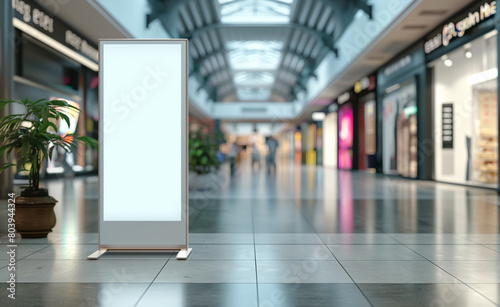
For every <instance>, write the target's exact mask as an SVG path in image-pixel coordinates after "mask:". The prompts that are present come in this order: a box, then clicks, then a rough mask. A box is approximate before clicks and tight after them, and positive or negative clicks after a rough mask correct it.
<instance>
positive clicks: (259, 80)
mask: <svg viewBox="0 0 500 307" xmlns="http://www.w3.org/2000/svg"><path fill="white" fill-rule="evenodd" d="M274 79H275V78H274V75H273V74H272V73H270V72H262V71H259V72H247V71H242V72H238V73H236V74H235V75H234V78H233V80H234V83H235V84H236V85H238V86H267V87H269V86H271V85H272V84H273V83H274Z"/></svg>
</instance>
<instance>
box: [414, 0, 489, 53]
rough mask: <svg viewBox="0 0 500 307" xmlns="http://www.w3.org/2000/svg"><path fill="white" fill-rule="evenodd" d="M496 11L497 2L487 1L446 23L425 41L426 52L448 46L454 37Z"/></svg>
mask: <svg viewBox="0 0 500 307" xmlns="http://www.w3.org/2000/svg"><path fill="white" fill-rule="evenodd" d="M496 13H497V2H496V1H491V2H490V1H487V2H485V3H483V4H481V5H479V7H476V9H474V10H471V11H470V12H469V13H468V14H466V16H465V17H461V18H460V19H459V20H458V21H455V22H448V23H446V24H445V25H444V26H443V27H442V30H441V31H440V32H438V33H436V34H434V35H433V36H432V37H431V38H429V39H428V40H427V41H426V42H425V44H424V50H425V53H427V54H429V53H431V52H433V51H434V50H436V49H438V48H439V47H441V46H444V47H446V46H448V45H449V44H450V42H451V41H452V40H453V39H455V38H457V37H462V36H464V35H465V34H466V32H467V30H469V29H471V28H473V27H475V26H477V25H478V24H480V23H481V22H483V21H484V20H486V19H488V18H490V17H491V16H493V15H495V14H496Z"/></svg>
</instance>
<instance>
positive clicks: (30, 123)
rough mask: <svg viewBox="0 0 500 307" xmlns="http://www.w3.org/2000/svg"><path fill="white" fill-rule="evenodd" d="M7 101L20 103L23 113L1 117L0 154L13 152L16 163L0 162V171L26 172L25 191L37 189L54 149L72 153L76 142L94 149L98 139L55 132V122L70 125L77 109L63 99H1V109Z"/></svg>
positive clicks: (8, 102)
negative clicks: (41, 174)
mask: <svg viewBox="0 0 500 307" xmlns="http://www.w3.org/2000/svg"><path fill="white" fill-rule="evenodd" d="M9 104H19V105H22V106H23V107H24V109H25V112H24V113H22V114H11V115H7V116H5V117H3V118H1V119H0V144H1V147H0V157H1V156H2V155H6V157H7V160H9V157H10V155H11V153H12V152H13V153H15V155H16V157H17V159H16V162H17V163H10V162H9V163H4V164H2V165H0V173H1V172H3V171H4V170H5V169H7V168H9V167H14V166H17V168H18V170H20V171H27V172H28V179H29V186H27V187H23V188H24V189H25V190H26V191H33V192H36V191H39V190H40V187H39V183H40V167H41V165H42V163H43V161H44V160H46V161H47V160H48V159H51V158H52V154H53V152H54V149H56V148H62V149H64V150H65V151H66V152H71V151H72V149H73V148H74V145H76V144H77V143H78V142H82V143H84V144H86V145H90V146H92V147H93V148H96V149H97V145H98V143H97V140H95V139H94V138H91V137H86V136H76V135H67V136H65V137H62V136H61V135H59V134H57V130H58V129H57V126H56V124H57V123H58V122H60V121H65V122H66V123H67V124H68V126H69V125H70V118H69V116H71V115H70V114H72V113H74V112H79V111H80V110H79V109H78V108H77V107H75V106H72V105H70V104H69V103H68V102H66V101H64V100H48V99H40V100H37V101H34V102H32V101H31V100H29V99H22V100H19V101H16V100H10V99H2V100H0V111H1V110H2V109H3V108H4V107H5V106H7V105H9Z"/></svg>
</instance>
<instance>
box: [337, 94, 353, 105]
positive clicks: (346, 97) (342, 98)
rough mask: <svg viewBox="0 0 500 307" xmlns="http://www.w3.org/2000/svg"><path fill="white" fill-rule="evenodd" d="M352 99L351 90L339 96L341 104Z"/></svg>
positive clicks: (338, 99)
mask: <svg viewBox="0 0 500 307" xmlns="http://www.w3.org/2000/svg"><path fill="white" fill-rule="evenodd" d="M349 99H351V94H349V92H345V93H344V94H342V95H340V96H339V98H337V101H338V103H339V104H343V103H346V102H348V101H349Z"/></svg>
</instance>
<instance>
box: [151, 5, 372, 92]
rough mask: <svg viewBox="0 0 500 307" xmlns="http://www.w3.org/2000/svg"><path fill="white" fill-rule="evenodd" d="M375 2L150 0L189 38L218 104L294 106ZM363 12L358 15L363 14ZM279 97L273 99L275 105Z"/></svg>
mask: <svg viewBox="0 0 500 307" xmlns="http://www.w3.org/2000/svg"><path fill="white" fill-rule="evenodd" d="M368 1H369V0H210V1H209V0H148V2H149V3H150V4H151V7H152V13H151V14H150V15H148V16H147V17H148V18H147V21H148V23H150V22H151V21H152V20H154V19H155V18H160V19H161V22H162V24H163V26H164V27H165V29H167V31H168V32H169V33H170V35H171V36H172V37H183V38H187V39H189V48H190V51H189V54H190V64H189V68H190V71H189V75H190V77H193V78H195V79H196V81H197V84H198V88H197V90H202V89H203V90H204V91H205V92H206V93H207V97H208V99H210V100H212V101H214V102H237V101H275V102H292V101H295V100H296V99H297V98H298V96H297V95H298V94H299V93H305V92H307V88H308V86H307V84H308V81H309V80H310V79H311V78H315V77H316V68H317V67H318V65H319V64H320V63H321V61H322V60H323V59H324V58H325V56H327V55H328V54H332V53H333V54H334V55H335V56H339V55H338V52H337V47H336V46H335V43H336V41H337V40H338V39H339V37H340V36H341V35H342V33H343V32H344V30H345V29H346V28H347V26H348V25H349V24H350V23H351V22H352V21H353V20H354V16H355V14H356V13H357V12H359V11H360V9H361V10H362V11H363V12H364V13H366V14H368V15H369V16H371V6H370V5H369V4H368ZM358 14H359V13H358ZM271 99H272V100H271Z"/></svg>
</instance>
